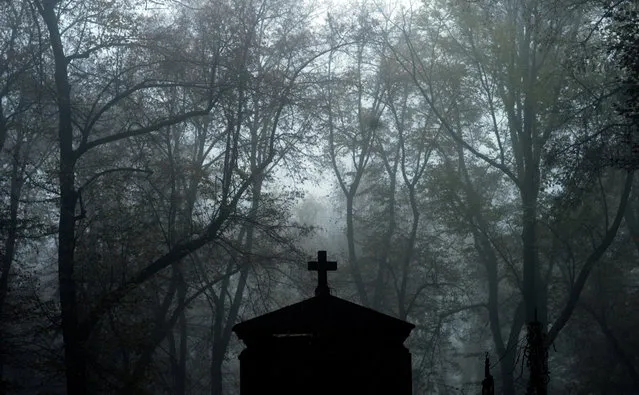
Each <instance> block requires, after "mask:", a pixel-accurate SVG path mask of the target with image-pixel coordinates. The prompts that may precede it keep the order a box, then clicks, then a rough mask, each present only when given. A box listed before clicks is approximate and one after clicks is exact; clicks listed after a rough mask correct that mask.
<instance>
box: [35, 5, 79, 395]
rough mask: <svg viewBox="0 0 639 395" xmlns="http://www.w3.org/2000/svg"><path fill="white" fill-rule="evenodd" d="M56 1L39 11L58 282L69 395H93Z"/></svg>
mask: <svg viewBox="0 0 639 395" xmlns="http://www.w3.org/2000/svg"><path fill="white" fill-rule="evenodd" d="M54 7H55V2H53V1H44V2H42V3H41V5H40V6H39V12H40V14H41V16H42V19H43V20H44V22H45V24H46V25H47V30H48V31H49V39H50V43H51V49H52V52H53V58H54V63H55V86H56V99H57V104H58V144H59V149H60V157H59V171H60V174H59V184H60V210H59V216H60V218H59V225H58V283H59V292H60V310H61V321H62V338H63V342H64V364H65V372H66V379H67V394H68V395H76V394H77V395H85V394H88V393H90V391H89V388H88V386H87V374H86V360H85V352H84V350H83V346H84V340H85V336H84V334H83V333H80V330H79V325H78V323H79V319H78V305H77V295H76V281H75V278H74V269H75V261H74V254H75V221H76V217H75V207H76V203H77V199H78V193H77V191H76V189H75V173H74V171H75V161H76V158H75V153H74V152H73V124H72V119H71V87H70V85H69V79H68V72H67V63H68V62H67V58H66V56H65V54H64V47H63V45H62V39H61V35H60V30H59V28H58V20H57V17H56V14H55V10H54Z"/></svg>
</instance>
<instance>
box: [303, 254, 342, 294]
mask: <svg viewBox="0 0 639 395" xmlns="http://www.w3.org/2000/svg"><path fill="white" fill-rule="evenodd" d="M308 270H313V271H317V288H315V296H319V295H328V294H329V293H330V291H329V289H328V276H327V275H326V272H327V271H329V270H330V271H334V270H337V262H329V261H327V260H326V251H317V262H309V263H308Z"/></svg>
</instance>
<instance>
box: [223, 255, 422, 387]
mask: <svg viewBox="0 0 639 395" xmlns="http://www.w3.org/2000/svg"><path fill="white" fill-rule="evenodd" d="M335 269H336V263H335V262H327V261H326V252H325V251H320V252H319V253H318V261H317V262H309V270H317V271H318V273H319V284H318V287H317V290H316V292H315V297H312V298H310V299H307V300H304V301H302V302H299V303H295V304H293V305H290V306H287V307H284V308H282V309H279V310H276V311H273V312H271V313H268V314H265V315H263V316H260V317H256V318H253V319H250V320H248V321H245V322H242V323H239V324H237V325H235V326H234V327H233V331H234V332H235V333H236V334H237V336H238V337H239V338H240V339H241V340H242V341H243V342H244V344H245V345H246V348H245V349H244V351H242V353H241V354H240V357H239V359H240V393H241V395H258V394H278V395H293V394H295V395H319V394H322V395H342V394H343V395H346V394H348V395H356V394H362V395H364V394H366V395H377V394H380V395H381V394H385V395H410V394H411V392H412V389H411V387H412V382H411V355H410V353H409V351H408V349H407V348H406V347H405V346H404V344H403V343H404V341H405V340H406V338H407V337H408V335H409V334H410V332H411V330H412V329H413V328H414V327H415V326H414V325H413V324H411V323H408V322H405V321H402V320H399V319H397V318H393V317H391V316H388V315H385V314H382V313H379V312H377V311H375V310H372V309H369V308H365V307H362V306H359V305H357V304H355V303H351V302H348V301H346V300H343V299H340V298H337V297H335V296H332V295H331V294H330V292H329V288H328V284H327V281H326V271H327V270H335Z"/></svg>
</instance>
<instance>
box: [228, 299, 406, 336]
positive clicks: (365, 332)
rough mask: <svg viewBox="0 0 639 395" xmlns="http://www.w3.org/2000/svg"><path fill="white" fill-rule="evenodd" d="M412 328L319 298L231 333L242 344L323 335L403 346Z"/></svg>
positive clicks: (340, 301)
mask: <svg viewBox="0 0 639 395" xmlns="http://www.w3.org/2000/svg"><path fill="white" fill-rule="evenodd" d="M413 328H415V325H413V324H411V323H409V322H406V321H402V320H400V319H397V318H394V317H391V316H389V315H386V314H382V313H380V312H378V311H375V310H373V309H370V308H366V307H363V306H360V305H357V304H355V303H352V302H349V301H347V300H344V299H340V298H338V297H335V296H333V295H330V294H320V295H318V296H315V297H312V298H310V299H306V300H303V301H301V302H299V303H295V304H292V305H289V306H286V307H283V308H281V309H279V310H276V311H273V312H271V313H267V314H264V315H262V316H259V317H255V318H253V319H250V320H247V321H244V322H242V323H239V324H237V325H235V326H234V327H233V331H234V332H235V333H236V334H237V335H238V337H239V338H240V339H241V340H243V341H244V342H245V343H246V342H247V340H248V341H251V340H253V339H257V338H264V337H286V336H295V335H317V334H323V335H328V336H331V337H334V338H344V339H347V338H355V339H362V338H366V339H371V338H376V339H377V341H379V342H383V343H386V342H390V343H397V342H399V343H403V342H404V340H406V338H407V337H408V335H409V334H410V332H411V330H412V329H413Z"/></svg>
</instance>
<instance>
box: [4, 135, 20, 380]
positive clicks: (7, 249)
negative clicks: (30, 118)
mask: <svg viewBox="0 0 639 395" xmlns="http://www.w3.org/2000/svg"><path fill="white" fill-rule="evenodd" d="M19 157H20V144H18V145H17V146H16V148H15V152H14V156H13V164H12V168H11V182H10V183H11V185H10V186H9V188H10V196H9V199H10V201H9V220H8V227H7V238H6V239H5V242H4V251H1V250H0V263H1V264H2V266H1V270H2V272H0V322H3V321H4V320H3V318H2V314H3V310H4V304H5V302H6V298H7V294H8V293H9V272H10V271H11V265H12V263H13V258H14V256H15V249H16V243H17V240H18V209H19V208H20V195H21V193H22V185H23V179H22V172H21V169H20V161H19ZM4 358H5V357H4V352H3V350H1V349H0V383H1V382H2V377H3V372H4V364H5V360H4Z"/></svg>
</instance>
